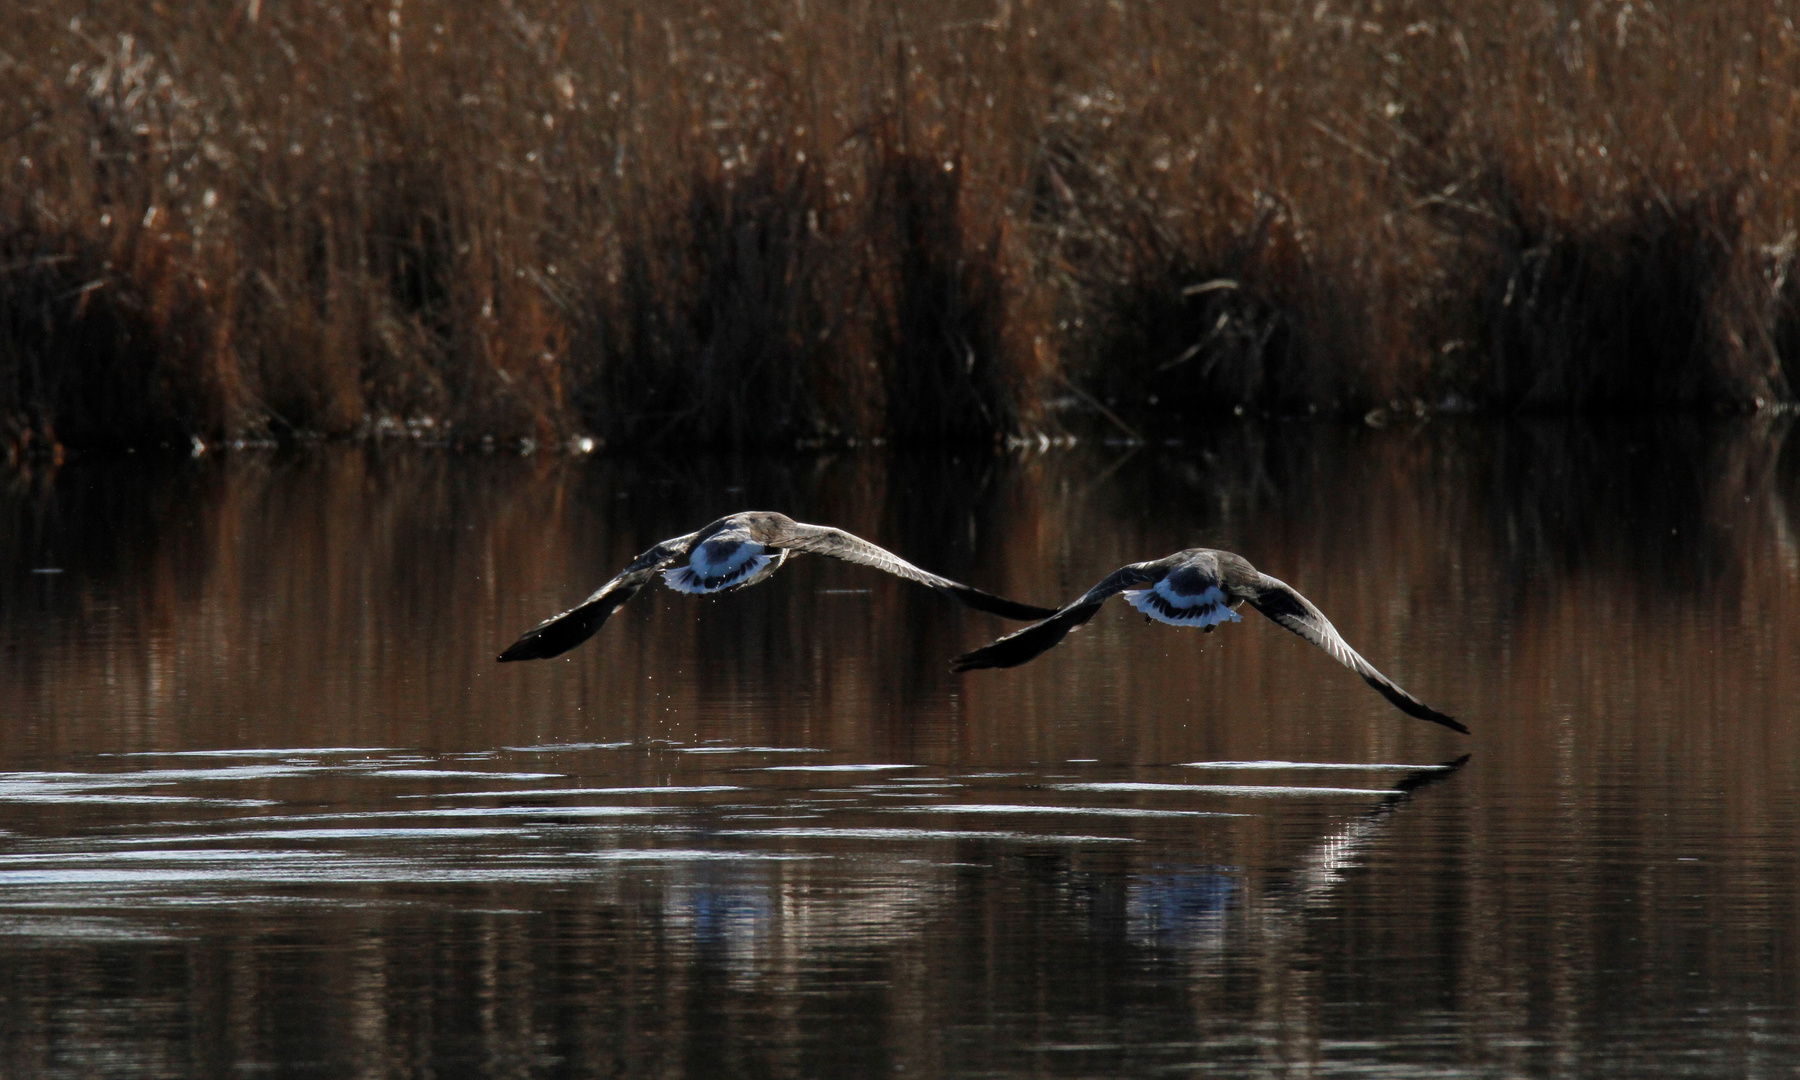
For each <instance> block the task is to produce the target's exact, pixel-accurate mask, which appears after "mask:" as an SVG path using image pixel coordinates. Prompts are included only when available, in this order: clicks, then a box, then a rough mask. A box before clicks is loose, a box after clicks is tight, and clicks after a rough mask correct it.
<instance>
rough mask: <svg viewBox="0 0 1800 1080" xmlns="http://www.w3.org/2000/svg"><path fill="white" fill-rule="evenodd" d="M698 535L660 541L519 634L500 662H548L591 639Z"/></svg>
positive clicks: (691, 534)
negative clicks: (591, 592) (561, 609)
mask: <svg viewBox="0 0 1800 1080" xmlns="http://www.w3.org/2000/svg"><path fill="white" fill-rule="evenodd" d="M699 535H700V534H699V533H689V534H687V535H686V536H677V537H675V538H674V539H671V540H664V541H663V542H662V543H660V544H658V545H656V546H655V547H653V548H651V549H650V550H649V551H646V552H644V553H643V554H642V555H639V556H638V557H637V558H635V559H633V560H631V564H630V565H629V566H627V567H625V569H623V570H621V571H619V573H618V576H616V577H614V578H613V579H612V580H611V581H609V582H607V583H606V584H604V585H602V586H600V588H599V589H598V590H597V591H596V592H595V593H594V595H592V596H590V597H588V598H587V599H586V600H583V601H582V602H581V604H580V605H579V606H577V607H572V608H570V609H569V610H567V611H565V612H563V613H562V614H561V615H556V616H553V617H552V618H548V619H545V620H544V621H543V622H541V623H539V624H537V625H536V626H534V627H532V628H531V629H530V630H527V631H525V633H523V634H521V635H520V636H519V640H517V641H515V642H513V643H512V644H511V645H509V646H507V647H506V651H505V652H503V653H501V654H500V662H501V663H507V662H509V661H513V660H548V659H549V658H550V657H552V656H561V655H562V654H563V653H566V652H568V651H569V650H570V649H573V648H574V647H575V646H577V645H579V644H581V643H582V642H584V641H586V640H587V639H588V638H591V637H593V636H594V634H595V633H596V632H597V631H599V629H600V626H601V624H602V623H604V622H606V620H607V618H608V616H610V615H612V613H613V612H615V611H617V610H619V609H620V608H622V607H624V606H625V603H626V601H628V600H630V599H631V598H632V597H633V596H636V595H637V591H638V590H639V589H641V588H643V587H644V586H645V585H647V584H649V583H650V581H651V580H652V579H654V578H655V577H656V572H657V571H658V570H661V569H662V568H663V567H664V566H666V565H668V564H669V563H670V562H671V561H673V560H674V559H675V558H676V557H678V556H679V555H681V554H682V553H683V552H685V551H686V550H687V549H688V545H689V544H690V543H691V542H692V541H693V540H694V538H695V537H697V536H699Z"/></svg>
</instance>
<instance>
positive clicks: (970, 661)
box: [950, 563, 1157, 671]
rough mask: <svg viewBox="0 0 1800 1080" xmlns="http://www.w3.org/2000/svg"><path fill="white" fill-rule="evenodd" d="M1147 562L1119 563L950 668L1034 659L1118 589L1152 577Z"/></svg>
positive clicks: (1016, 663)
mask: <svg viewBox="0 0 1800 1080" xmlns="http://www.w3.org/2000/svg"><path fill="white" fill-rule="evenodd" d="M1147 565H1148V564H1144V563H1133V564H1132V565H1130V566H1124V567H1120V568H1119V569H1117V570H1115V571H1113V572H1112V573H1111V574H1108V575H1107V577H1106V580H1104V581H1102V582H1101V583H1100V584H1098V585H1096V586H1094V587H1093V588H1091V589H1089V590H1088V591H1087V592H1085V593H1083V594H1082V595H1081V597H1080V598H1079V599H1077V600H1075V601H1074V602H1073V603H1071V604H1069V606H1068V607H1065V608H1063V609H1062V610H1061V611H1058V612H1056V613H1055V614H1054V615H1051V616H1050V617H1049V618H1048V619H1045V620H1044V621H1043V622H1038V623H1032V624H1031V625H1030V626H1027V627H1026V628H1025V629H1023V630H1016V631H1014V632H1013V633H1010V634H1008V635H1006V636H1005V637H1003V638H1000V639H998V640H996V641H992V642H989V643H988V644H986V645H983V646H982V647H981V648H979V649H976V650H975V651H974V652H967V653H963V654H962V655H961V656H959V657H957V658H956V659H954V660H952V661H950V670H951V671H974V670H976V669H977V668H1008V667H1018V666H1019V665H1020V664H1023V663H1025V662H1026V661H1028V660H1034V659H1036V658H1037V657H1039V656H1042V655H1043V654H1044V653H1046V652H1049V651H1050V650H1051V649H1053V648H1055V647H1056V644H1057V642H1059V641H1061V640H1062V639H1063V638H1066V637H1068V636H1069V633H1070V632H1071V631H1073V630H1074V629H1075V628H1076V627H1078V626H1080V625H1082V624H1083V623H1085V622H1087V621H1088V620H1089V619H1091V618H1093V617H1094V613H1095V612H1097V611H1099V610H1100V605H1102V604H1104V603H1106V601H1107V599H1108V598H1109V597H1111V596H1113V595H1115V594H1117V593H1120V592H1123V591H1125V590H1126V589H1129V588H1131V587H1132V586H1133V585H1141V584H1144V583H1145V582H1149V581H1154V580H1156V578H1157V572H1156V571H1153V570H1149V569H1146V566H1147Z"/></svg>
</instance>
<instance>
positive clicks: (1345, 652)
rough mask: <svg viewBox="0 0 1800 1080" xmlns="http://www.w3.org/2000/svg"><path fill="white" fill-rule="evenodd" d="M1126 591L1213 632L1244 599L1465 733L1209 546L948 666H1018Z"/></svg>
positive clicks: (1126, 571)
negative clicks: (1117, 594) (1111, 597)
mask: <svg viewBox="0 0 1800 1080" xmlns="http://www.w3.org/2000/svg"><path fill="white" fill-rule="evenodd" d="M1120 592H1122V593H1124V594H1125V600H1126V602H1128V603H1129V604H1131V606H1132V607H1134V608H1137V609H1138V610H1139V611H1141V612H1143V613H1144V614H1145V615H1146V616H1148V617H1149V618H1152V619H1155V620H1156V621H1157V622H1165V623H1168V624H1169V625H1170V626H1198V627H1200V628H1202V629H1204V630H1205V631H1206V632H1207V633H1211V632H1212V629H1213V627H1214V626H1217V625H1218V624H1219V623H1222V622H1238V621H1240V620H1239V618H1238V615H1237V612H1235V611H1233V610H1232V609H1233V608H1235V607H1237V606H1238V605H1239V604H1241V603H1244V602H1246V601H1247V602H1248V603H1249V604H1250V606H1251V607H1253V608H1255V609H1256V610H1258V611H1260V612H1262V613H1263V614H1264V615H1267V616H1268V617H1269V618H1271V619H1274V620H1275V621H1276V622H1278V623H1280V624H1281V625H1282V626H1285V627H1287V628H1288V629H1289V630H1292V631H1293V632H1294V633H1296V634H1299V635H1300V636H1301V637H1303V638H1305V639H1306V640H1308V641H1310V642H1312V643H1313V644H1314V645H1317V646H1318V647H1319V648H1321V649H1324V650H1325V651H1326V652H1328V653H1330V654H1331V655H1332V658H1333V659H1335V660H1337V662H1338V663H1340V664H1343V665H1344V666H1345V667H1347V668H1349V669H1350V670H1351V671H1354V672H1356V673H1357V674H1358V675H1361V676H1362V677H1363V681H1364V682H1366V683H1368V684H1369V685H1370V686H1373V687H1374V688H1375V689H1376V690H1377V691H1379V692H1380V694H1381V696H1382V697H1384V698H1387V699H1388V700H1389V701H1391V702H1393V703H1394V705H1395V706H1396V707H1397V708H1399V710H1400V711H1401V712H1403V713H1406V714H1407V715H1408V716H1416V717H1418V718H1419V719H1421V720H1429V721H1431V722H1432V723H1434V724H1442V725H1444V726H1445V727H1447V728H1453V729H1455V730H1457V731H1461V732H1463V733H1465V734H1466V733H1467V732H1468V730H1469V729H1468V728H1466V727H1464V726H1462V725H1461V724H1459V723H1457V722H1456V721H1455V720H1453V719H1451V718H1450V717H1448V716H1445V715H1444V714H1443V713H1441V712H1438V711H1437V710H1436V709H1433V708H1432V707H1431V706H1429V705H1426V704H1425V703H1424V702H1422V701H1420V700H1419V699H1417V698H1415V697H1413V696H1412V695H1411V694H1409V693H1407V692H1406V691H1404V690H1402V689H1400V688H1399V687H1398V686H1395V685H1394V681H1393V680H1392V679H1390V678H1388V677H1387V676H1386V675H1383V674H1382V673H1381V672H1379V671H1376V670H1375V666H1374V665H1373V664H1371V663H1369V662H1368V661H1367V660H1364V659H1363V658H1362V657H1361V656H1360V655H1358V654H1357V651H1356V650H1355V649H1352V648H1351V647H1350V646H1349V644H1348V643H1347V642H1345V641H1344V639H1343V638H1342V637H1341V636H1339V634H1338V632H1337V629H1336V628H1335V627H1333V626H1332V625H1331V621H1330V620H1329V619H1327V618H1326V617H1325V616H1324V614H1323V613H1322V612H1320V611H1319V609H1318V608H1316V607H1314V606H1313V605H1312V601H1310V600H1308V599H1307V598H1306V597H1304V596H1301V595H1300V594H1299V593H1297V592H1295V591H1294V589H1293V588H1292V587H1291V586H1289V585H1288V584H1287V583H1286V582H1282V581H1277V580H1276V579H1275V578H1272V577H1270V576H1269V575H1267V574H1261V573H1258V572H1257V570H1256V567H1254V566H1251V565H1250V563H1249V561H1248V560H1246V559H1244V558H1243V557H1242V556H1239V555H1233V554H1232V553H1231V552H1229V551H1215V550H1213V549H1211V548H1189V549H1187V550H1186V551H1178V552H1176V553H1175V554H1173V555H1170V556H1169V557H1168V558H1166V559H1157V560H1155V561H1154V562H1141V563H1132V564H1131V565H1130V566H1123V567H1120V568H1119V569H1117V570H1115V571H1113V572H1112V573H1111V574H1109V575H1107V577H1106V580H1104V581H1102V582H1101V583H1100V584H1098V585H1096V586H1094V587H1093V588H1091V589H1089V590H1088V591H1087V592H1085V593H1083V594H1082V595H1081V596H1080V597H1079V598H1077V599H1076V600H1075V601H1074V602H1073V603H1071V604H1069V605H1068V606H1067V607H1065V608H1063V609H1062V610H1061V611H1058V612H1057V613H1056V614H1054V615H1052V616H1051V617H1049V618H1048V619H1045V620H1044V621H1042V622H1038V623H1033V624H1032V625H1030V626H1027V627H1026V628H1025V629H1023V630H1020V631H1018V632H1016V633H1012V634H1008V635H1006V636H1005V637H1003V638H1000V639H999V640H998V641H995V642H992V643H991V644H989V645H986V646H984V647H982V648H979V649H976V650H975V651H974V652H971V653H964V654H963V655H962V656H959V657H957V658H956V660H955V662H954V663H952V664H951V668H952V670H955V671H970V670H973V669H975V668H996V667H1016V666H1018V665H1019V664H1023V663H1025V662H1026V661H1027V660H1031V659H1033V658H1034V657H1037V656H1038V655H1040V654H1042V653H1044V652H1047V651H1048V650H1049V649H1051V648H1052V647H1054V646H1055V645H1056V643H1057V642H1059V641H1061V640H1062V639H1063V638H1064V637H1066V636H1068V634H1069V632H1070V631H1071V630H1074V629H1075V628H1076V627H1079V626H1081V625H1082V624H1083V623H1085V622H1087V621H1088V620H1089V619H1091V618H1093V617H1094V613H1095V612H1097V611H1099V610H1100V605H1101V604H1104V603H1105V602H1106V600H1107V598H1108V597H1110V596H1112V595H1113V594H1114V593H1120Z"/></svg>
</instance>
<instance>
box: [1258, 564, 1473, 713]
mask: <svg viewBox="0 0 1800 1080" xmlns="http://www.w3.org/2000/svg"><path fill="white" fill-rule="evenodd" d="M1256 578H1257V580H1256V585H1255V587H1254V589H1250V590H1246V592H1248V593H1249V594H1250V595H1247V596H1245V599H1246V600H1248V601H1249V602H1250V606H1251V607H1254V608H1255V609H1256V610H1258V611H1260V612H1262V613H1263V614H1264V615H1267V616H1268V617H1269V618H1271V619H1273V620H1275V621H1276V622H1278V623H1280V624H1281V625H1282V626H1285V627H1286V628H1288V629H1289V630H1292V631H1293V632H1294V633H1296V634H1299V635H1300V636H1301V637H1303V638H1305V639H1306V640H1308V641H1310V642H1312V643H1313V644H1314V645H1317V646H1318V647H1319V648H1321V649H1324V650H1325V651H1326V652H1328V653H1330V654H1331V657H1332V659H1334V660H1336V661H1337V662H1338V663H1340V664H1342V665H1344V666H1345V667H1347V668H1349V669H1350V670H1351V671H1354V672H1356V673H1357V674H1358V675H1361V676H1362V679H1363V681H1364V682H1366V683H1368V684H1369V685H1370V686H1373V687H1374V688H1375V690H1376V692H1377V693H1379V694H1380V695H1381V696H1382V697H1384V698H1387V699H1388V700H1389V701H1391V702H1393V703H1394V707H1395V708H1397V709H1399V710H1400V711H1401V712H1403V713H1405V714H1406V715H1408V716H1416V717H1418V718H1419V719H1420V720H1429V721H1431V722H1432V723H1434V724H1442V725H1443V726H1445V727H1447V728H1450V729H1451V730H1452V731H1460V732H1462V733H1463V734H1465V735H1466V734H1468V733H1469V729H1468V728H1466V727H1464V726H1463V725H1461V724H1459V723H1457V722H1456V720H1455V719H1454V718H1452V717H1449V716H1445V715H1444V714H1443V713H1441V712H1438V711H1437V710H1436V709H1434V708H1432V707H1431V706H1429V705H1427V704H1425V703H1424V702H1422V701H1420V700H1419V699H1418V698H1416V697H1413V696H1412V695H1411V694H1409V693H1407V692H1406V691H1404V690H1402V689H1400V687H1398V686H1396V685H1395V684H1394V680H1392V679H1390V678H1388V677H1387V676H1386V675H1383V674H1382V673H1381V672H1379V671H1377V670H1375V665H1373V664H1371V663H1369V662H1368V661H1367V660H1364V659H1363V658H1362V656H1361V655H1360V654H1359V653H1357V651H1356V650H1355V649H1352V648H1351V647H1350V644H1349V642H1347V641H1345V640H1344V639H1343V636H1342V635H1340V634H1339V633H1338V632H1337V628H1336V627H1334V626H1332V625H1331V620H1330V619H1327V618H1326V617H1325V615H1324V613H1323V612H1321V611H1320V610H1319V609H1318V608H1316V607H1314V606H1313V604H1312V601H1310V600H1308V599H1307V598H1306V597H1304V596H1301V595H1300V594H1299V593H1298V592H1296V591H1295V590H1294V588H1293V586H1291V585H1289V584H1288V583H1287V582H1285V581H1281V580H1279V579H1277V578H1272V577H1270V576H1269V575H1267V574H1258V575H1256Z"/></svg>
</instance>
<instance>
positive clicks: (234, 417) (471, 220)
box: [0, 0, 1800, 456]
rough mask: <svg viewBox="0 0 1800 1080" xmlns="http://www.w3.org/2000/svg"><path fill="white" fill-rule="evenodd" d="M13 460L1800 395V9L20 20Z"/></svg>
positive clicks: (156, 12)
mask: <svg viewBox="0 0 1800 1080" xmlns="http://www.w3.org/2000/svg"><path fill="white" fill-rule="evenodd" d="M0 26H4V28H5V33H4V34H0V101H4V102H5V103H6V107H5V108H4V110H0V424H3V425H4V426H5V430H6V441H7V444H8V446H9V448H10V449H9V453H11V454H13V455H15V456H16V455H18V454H20V453H31V452H33V450H34V448H39V449H41V448H44V447H48V446H53V445H55V444H56V443H57V442H59V441H60V442H71V443H104V442H138V441H144V440H154V439H163V440H171V439H176V438H181V439H185V438H186V437H187V436H188V435H189V434H195V433H198V434H202V435H205V436H208V437H233V436H246V435H249V436H254V435H259V434H266V433H274V434H277V435H279V434H284V433H306V432H320V433H326V434H347V433H354V432H357V431H373V432H382V431H408V430H410V431H411V432H412V433H414V434H418V433H420V432H421V431H424V432H427V433H430V434H432V435H434V436H435V437H449V438H458V437H461V438H476V437H480V436H482V435H490V436H494V437H498V438H506V439H531V440H534V441H537V442H551V441H560V440H563V439H566V438H568V437H570V436H572V435H574V434H577V433H590V434H596V435H600V436H603V437H605V438H608V439H611V440H613V441H615V442H634V443H653V442H727V443H732V442H754V441H776V442H783V443H791V442H794V441H801V442H804V441H809V440H840V439H849V438H874V437H881V438H888V439H893V440H899V441H933V442H935V441H950V440H986V439H992V438H994V437H995V436H997V435H1005V434H1013V433H1019V432H1023V431H1031V430H1043V429H1044V428H1046V427H1049V426H1054V424H1055V423H1056V421H1057V418H1056V416H1055V415H1054V413H1055V410H1056V409H1057V408H1058V407H1060V406H1062V405H1064V404H1066V403H1068V402H1069V401H1071V400H1073V401H1079V400H1081V399H1084V398H1085V399H1088V400H1089V401H1092V400H1095V399H1099V400H1102V401H1104V402H1105V403H1106V404H1108V405H1110V406H1111V408H1112V410H1113V411H1114V412H1115V413H1116V414H1118V415H1120V416H1122V417H1123V418H1124V419H1125V420H1126V421H1129V422H1144V421H1153V420H1155V419H1156V418H1157V417H1158V416H1169V415H1177V416H1189V415H1193V414H1195V413H1199V412H1206V411H1213V410H1228V409H1231V408H1234V407H1238V406H1244V407H1249V408H1253V409H1262V410H1277V411H1282V412H1295V411H1314V410H1325V411H1330V412H1340V413H1352V414H1360V413H1362V412H1363V411H1365V410H1368V409H1370V408H1373V407H1382V406H1391V404H1393V403H1399V402H1406V403H1409V405H1410V403H1411V402H1413V401H1415V400H1416V401H1419V402H1421V403H1425V404H1429V405H1437V406H1441V405H1446V404H1447V405H1451V406H1464V407H1480V408H1495V409H1519V408H1524V409H1596V408H1598V409H1607V408H1612V409H1618V408H1625V409H1635V408H1643V407H1667V406H1689V407H1691V406H1695V405H1707V406H1711V405H1719V404H1728V405H1743V404H1746V403H1750V402H1754V401H1756V400H1757V399H1762V400H1765V401H1779V400H1785V399H1787V398H1789V397H1790V396H1791V394H1790V389H1791V387H1792V386H1793V385H1795V384H1796V382H1795V380H1796V369H1797V366H1800V361H1796V359H1795V357H1796V356H1797V355H1800V318H1796V314H1795V303H1796V291H1797V289H1800V286H1796V285H1795V284H1794V276H1793V274H1792V273H1791V270H1792V269H1793V261H1794V253H1795V250H1796V243H1795V230H1796V210H1797V207H1796V201H1797V200H1796V193H1797V192H1800V170H1797V169H1796V168H1795V164H1796V162H1795V151H1794V150H1793V149H1791V148H1790V146H1791V143H1792V142H1793V140H1792V138H1791V129H1792V127H1793V123H1794V119H1795V117H1796V116H1797V115H1800V107H1797V106H1796V102H1797V101H1800V37H1797V35H1796V32H1795V30H1794V28H1793V26H1792V18H1791V11H1790V5H1787V4H1784V3H1778V2H1767V0H1763V2H1750V0H1722V2H1720V3H1713V4H1706V5H1697V4H1678V3H1664V4H1654V3H1646V2H1640V0H1621V2H1613V0H1605V2H1598V3H1535V4H1528V5H1513V4H1504V3H1499V2H1497V0H1475V2H1472V3H1458V4H1451V3H1447V2H1437V3H1427V2H1408V3H1393V2H1386V3H1382V2H1376V0H1364V2H1361V3H1333V2H1308V3H1295V4H1289V5H1281V6H1276V7H1268V6H1266V5H1262V4H1259V3H1251V2H1248V0H1210V2H1204V3H1196V4H1191V5H1186V6H1174V5H1164V4H1150V3H1123V2H1111V3H1101V2H1081V3H1067V4H1057V5H1039V4H1031V3H1015V2H1006V0H1001V2H999V3H997V4H995V3H979V4H977V3H957V2H953V0H930V2H927V3H922V4H912V5H886V6H883V5H875V4H871V3H867V2H853V3H849V4H841V5H820V4H816V3H807V2H804V0H792V2H788V3H780V4H768V5H758V4H748V3H740V4H733V5H718V6H709V5H704V4H699V3H693V2H684V0H671V2H669V3H665V4H660V5H654V6H652V7H650V8H649V9H646V10H612V9H606V8H601V7H598V6H595V5H590V4H584V3H577V2H575V0H509V2H505V3H496V4H478V5H469V4H458V3H453V2H450V0H405V2H402V0H391V2H389V3H380V4H374V3H372V4H363V5H344V4H331V3H325V2H323V0H281V2H277V0H229V2H227V0H218V2H214V3H203V4H193V5H149V6H148V7H146V6H145V5H142V4H138V3H128V2H125V0H81V2H79V3H77V2H75V0H35V2H34V0H27V2H25V3H22V4H19V5H15V6H12V7H10V8H9V9H8V13H7V14H4V15H0Z"/></svg>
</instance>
